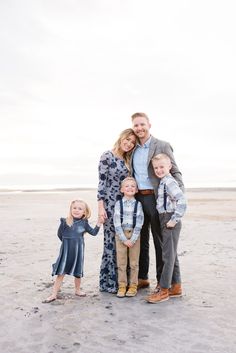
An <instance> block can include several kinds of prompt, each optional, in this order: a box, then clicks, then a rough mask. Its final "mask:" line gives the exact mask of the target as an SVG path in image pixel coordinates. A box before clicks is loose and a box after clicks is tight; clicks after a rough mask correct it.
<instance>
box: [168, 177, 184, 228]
mask: <svg viewBox="0 0 236 353" xmlns="http://www.w3.org/2000/svg"><path fill="white" fill-rule="evenodd" d="M166 189H167V193H168V195H169V197H170V199H171V200H172V201H175V203H176V207H175V211H174V213H173V215H172V216H171V220H172V221H175V222H179V221H180V219H181V218H182V217H183V215H184V213H185V211H186V208H187V202H186V198H185V196H184V193H183V192H182V190H181V189H180V187H179V186H178V184H177V182H175V181H174V180H171V181H170V182H168V183H167V184H166Z"/></svg>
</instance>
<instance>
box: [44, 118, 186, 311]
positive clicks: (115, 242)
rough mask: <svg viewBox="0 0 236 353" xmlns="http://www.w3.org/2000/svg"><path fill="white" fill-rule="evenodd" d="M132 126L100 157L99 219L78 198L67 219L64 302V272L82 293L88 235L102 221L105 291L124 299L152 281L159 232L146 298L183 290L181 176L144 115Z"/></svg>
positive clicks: (60, 265)
mask: <svg viewBox="0 0 236 353" xmlns="http://www.w3.org/2000/svg"><path fill="white" fill-rule="evenodd" d="M131 119H132V128H129V129H126V130H124V131H122V132H121V134H120V136H119V138H118V140H117V141H116V143H115V144H114V147H113V149H111V150H109V151H106V152H104V153H103V154H102V156H101V158H100V161H99V167H98V170H99V183H98V193H97V200H98V220H97V224H96V226H95V227H94V228H92V227H91V226H90V225H89V223H88V218H89V217H90V213H91V212H90V209H89V207H88V205H87V203H86V202H85V201H83V200H75V201H72V203H71V206H70V210H69V216H68V217H67V218H61V221H60V226H59V229H58V237H59V238H60V240H61V241H62V244H61V248H60V253H59V256H58V259H57V261H56V262H55V263H54V264H53V271H52V275H56V280H55V282H54V285H53V290H52V294H51V295H50V296H49V297H48V298H47V299H45V300H44V301H43V302H44V303H50V302H52V301H54V300H56V299H57V295H58V292H59V290H60V287H61V284H62V281H63V278H64V276H65V274H68V275H73V276H74V279H75V295H77V296H80V297H83V296H85V295H86V294H85V293H84V292H83V291H82V290H81V278H82V277H83V264H84V233H85V232H87V233H89V234H91V235H94V236H95V235H97V234H98V232H99V229H100V227H101V226H102V225H103V230H104V246H103V255H102V260H101V267H100V278H99V289H100V291H101V292H109V293H115V294H116V295H117V297H119V298H123V297H134V296H135V295H136V294H137V291H138V289H141V288H144V287H148V286H150V281H149V278H148V273H149V238H150V231H151V234H152V237H153V243H154V248H155V258H156V268H155V269H156V286H155V288H154V289H153V291H152V292H151V293H150V294H149V295H148V296H147V297H146V298H145V299H146V301H147V302H148V303H153V304H155V303H160V302H163V301H166V300H168V299H169V298H170V297H179V296H181V295H182V285H181V274H180V265H179V261H178V255H177V246H178V241H179V235H180V230H181V218H182V217H183V215H184V213H185V210H186V198H185V195H184V185H183V181H182V175H181V172H180V171H179V168H178V166H177V164H176V162H175V158H174V155H173V149H172V147H171V145H170V144H169V143H168V142H165V141H162V140H159V139H157V138H155V137H154V136H152V135H151V133H150V128H151V123H150V120H149V117H148V116H147V115H146V114H145V113H135V114H133V115H132V117H131Z"/></svg>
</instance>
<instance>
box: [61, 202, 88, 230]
mask: <svg viewBox="0 0 236 353" xmlns="http://www.w3.org/2000/svg"><path fill="white" fill-rule="evenodd" d="M76 202H78V203H80V204H81V205H83V206H84V216H83V219H88V218H89V217H90V216H91V211H90V208H89V206H88V204H87V203H86V202H85V201H83V200H74V201H72V202H71V204H70V211H69V216H68V217H67V218H66V223H67V224H68V226H71V225H72V224H73V216H72V207H73V205H74V204H75V203H76Z"/></svg>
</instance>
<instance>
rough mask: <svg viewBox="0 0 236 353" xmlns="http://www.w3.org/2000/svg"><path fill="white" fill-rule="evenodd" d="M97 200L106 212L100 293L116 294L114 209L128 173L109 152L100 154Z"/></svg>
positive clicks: (121, 163)
mask: <svg viewBox="0 0 236 353" xmlns="http://www.w3.org/2000/svg"><path fill="white" fill-rule="evenodd" d="M98 171H99V184H98V195H97V198H98V200H101V199H102V200H103V202H104V207H105V210H106V212H107V220H106V222H105V223H104V224H103V229H104V247H103V255H102V263H101V268H100V278H99V287H100V291H103V292H109V293H116V292H117V287H118V282H117V265H116V248H115V228H114V224H113V213H114V207H115V203H116V201H117V200H119V199H120V198H121V197H122V194H121V192H120V185H121V181H122V180H123V179H124V178H126V177H127V176H128V175H129V171H128V169H127V167H126V166H125V163H124V161H123V160H122V159H120V158H117V157H115V156H114V155H113V153H112V152H111V151H106V152H104V153H103V154H102V156H101V158H100V162H99V167H98Z"/></svg>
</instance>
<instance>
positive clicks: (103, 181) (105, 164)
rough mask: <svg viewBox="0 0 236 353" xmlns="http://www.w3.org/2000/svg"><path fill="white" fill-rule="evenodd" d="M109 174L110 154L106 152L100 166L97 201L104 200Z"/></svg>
mask: <svg viewBox="0 0 236 353" xmlns="http://www.w3.org/2000/svg"><path fill="white" fill-rule="evenodd" d="M108 173H109V152H104V153H103V154H102V156H101V158H100V161H99V164H98V180H99V181H98V193H97V201H99V200H104V197H105V190H106V185H107V178H108Z"/></svg>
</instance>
